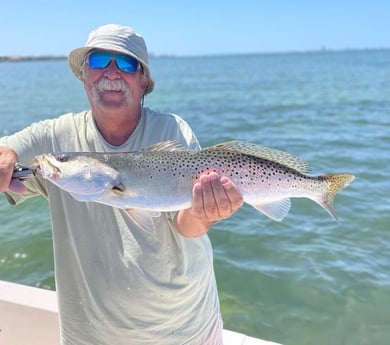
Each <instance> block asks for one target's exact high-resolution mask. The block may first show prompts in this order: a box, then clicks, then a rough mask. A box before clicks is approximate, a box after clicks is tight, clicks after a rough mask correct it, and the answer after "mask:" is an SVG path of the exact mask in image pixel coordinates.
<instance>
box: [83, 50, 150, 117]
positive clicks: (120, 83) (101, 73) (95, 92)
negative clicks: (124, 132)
mask: <svg viewBox="0 0 390 345" xmlns="http://www.w3.org/2000/svg"><path fill="white" fill-rule="evenodd" d="M122 56H123V55H122ZM107 63H108V65H107V66H106V67H98V68H92V67H90V66H89V65H88V64H87V67H86V70H85V73H84V77H85V81H84V88H85V90H86V92H87V95H88V98H89V101H90V103H91V107H92V108H94V109H102V110H106V111H108V110H115V109H121V108H127V107H129V108H131V107H132V106H135V105H139V104H140V101H141V98H142V96H143V95H144V92H145V88H146V85H147V81H146V78H145V76H144V75H143V74H142V72H141V69H140V67H138V68H136V70H135V72H131V73H130V72H127V71H123V70H121V69H120V68H118V66H117V63H118V62H117V61H116V59H115V54H113V55H112V57H111V56H109V57H108V58H107ZM91 66H92V63H91ZM102 66H104V65H102ZM119 66H121V64H119Z"/></svg>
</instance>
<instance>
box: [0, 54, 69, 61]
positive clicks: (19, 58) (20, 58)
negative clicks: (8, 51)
mask: <svg viewBox="0 0 390 345" xmlns="http://www.w3.org/2000/svg"><path fill="white" fill-rule="evenodd" d="M41 60H66V56H62V55H58V56H57V55H42V56H17V55H15V56H0V62H21V61H41Z"/></svg>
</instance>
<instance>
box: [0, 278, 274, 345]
mask: <svg viewBox="0 0 390 345" xmlns="http://www.w3.org/2000/svg"><path fill="white" fill-rule="evenodd" d="M223 339H224V345H278V344H277V343H273V342H269V341H265V340H261V339H256V338H252V337H248V336H246V335H244V334H241V333H237V332H232V331H228V330H224V334H223ZM0 344H4V345H59V344H60V338H59V327H58V310H57V297H56V293H55V292H54V291H49V290H43V289H38V288H34V287H30V286H24V285H19V284H15V283H9V282H5V281H0Z"/></svg>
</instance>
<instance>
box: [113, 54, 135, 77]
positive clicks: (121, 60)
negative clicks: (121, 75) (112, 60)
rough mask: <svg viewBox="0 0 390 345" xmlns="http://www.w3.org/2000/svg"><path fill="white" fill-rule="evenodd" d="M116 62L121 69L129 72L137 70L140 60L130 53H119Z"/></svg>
mask: <svg viewBox="0 0 390 345" xmlns="http://www.w3.org/2000/svg"><path fill="white" fill-rule="evenodd" d="M116 64H117V66H118V68H119V69H120V70H121V71H124V72H128V73H135V72H137V68H138V61H137V60H136V59H134V58H133V57H132V56H129V55H117V58H116Z"/></svg>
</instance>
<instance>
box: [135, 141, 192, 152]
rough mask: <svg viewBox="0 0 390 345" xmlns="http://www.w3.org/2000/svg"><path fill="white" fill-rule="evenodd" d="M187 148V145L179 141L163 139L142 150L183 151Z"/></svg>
mask: <svg viewBox="0 0 390 345" xmlns="http://www.w3.org/2000/svg"><path fill="white" fill-rule="evenodd" d="M183 150H185V147H184V146H183V145H182V144H180V143H179V142H177V141H174V140H166V141H161V142H159V143H156V144H153V145H150V146H146V147H144V148H142V150H141V151H148V152H153V151H171V152H172V151H183Z"/></svg>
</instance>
